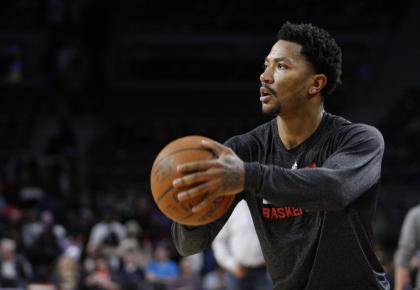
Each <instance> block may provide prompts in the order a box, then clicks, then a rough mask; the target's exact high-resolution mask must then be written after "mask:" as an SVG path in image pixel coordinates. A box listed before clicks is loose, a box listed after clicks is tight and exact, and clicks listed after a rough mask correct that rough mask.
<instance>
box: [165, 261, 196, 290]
mask: <svg viewBox="0 0 420 290" xmlns="http://www.w3.org/2000/svg"><path fill="white" fill-rule="evenodd" d="M191 257H192V256H188V257H183V258H182V259H181V261H180V262H179V268H180V273H179V274H178V276H177V277H176V278H175V280H174V281H173V282H172V283H171V284H170V287H169V289H170V290H201V289H203V288H202V284H201V277H200V275H199V274H197V273H194V272H193V268H192V259H191Z"/></svg>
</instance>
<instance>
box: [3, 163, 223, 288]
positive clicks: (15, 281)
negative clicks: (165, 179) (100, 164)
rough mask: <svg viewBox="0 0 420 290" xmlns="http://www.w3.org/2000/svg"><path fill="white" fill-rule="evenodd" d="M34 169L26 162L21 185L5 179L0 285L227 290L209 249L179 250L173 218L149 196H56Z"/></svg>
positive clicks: (133, 192) (119, 192) (122, 192)
mask: <svg viewBox="0 0 420 290" xmlns="http://www.w3.org/2000/svg"><path fill="white" fill-rule="evenodd" d="M15 169H17V168H15ZM35 171H36V170H35V169H34V167H32V168H25V167H24V166H23V167H21V168H20V169H18V170H16V173H18V176H16V181H17V182H16V183H12V182H11V180H9V179H7V180H5V179H3V182H2V183H1V187H0V189H1V191H0V237H1V240H0V287H4V288H7V287H8V288H19V289H26V288H25V287H26V286H27V285H28V283H29V284H30V283H50V284H52V285H55V286H56V288H55V289H63V290H64V289H65V290H70V289H109V290H112V289H223V288H222V285H223V283H224V282H223V273H222V272H221V271H219V270H218V269H217V265H216V264H215V262H214V259H212V253H211V252H210V251H209V252H208V253H200V254H198V255H196V256H191V257H188V258H181V257H179V256H178V255H177V254H176V253H175V251H174V249H173V248H172V246H171V244H170V243H169V241H168V230H169V226H170V221H169V220H168V219H167V218H166V217H165V216H163V215H162V214H161V213H160V211H159V210H157V208H156V206H154V203H153V202H152V201H151V199H150V195H146V194H144V193H142V192H138V191H137V190H136V189H133V188H129V189H126V190H116V189H114V190H110V191H106V192H97V193H95V194H89V193H84V194H82V195H78V194H74V193H72V194H70V195H68V196H63V195H62V196H60V198H57V197H55V196H53V195H50V194H47V193H46V191H44V189H43V188H42V187H41V186H39V185H37V184H36V182H34V176H33V175H34V174H35V173H34V172H35ZM11 194H13V195H14V198H13V199H12V200H8V199H7V197H8V196H10V195H11ZM218 283H219V284H218Z"/></svg>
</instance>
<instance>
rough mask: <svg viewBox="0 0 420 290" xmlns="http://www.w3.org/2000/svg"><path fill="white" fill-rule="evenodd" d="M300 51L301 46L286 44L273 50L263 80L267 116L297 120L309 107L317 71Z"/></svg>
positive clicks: (278, 43)
mask: <svg viewBox="0 0 420 290" xmlns="http://www.w3.org/2000/svg"><path fill="white" fill-rule="evenodd" d="M300 50H301V45H300V44H297V43H295V42H290V41H285V40H279V41H277V42H276V43H275V44H274V46H273V47H272V48H271V51H270V53H269V55H268V56H267V57H266V59H265V62H264V67H265V69H264V72H263V73H262V74H261V76H260V80H261V89H260V94H261V95H260V101H261V103H262V111H263V113H265V114H268V115H272V116H277V115H280V116H293V115H294V114H296V113H297V112H298V111H299V110H300V109H302V108H303V106H305V105H306V102H307V100H308V98H309V95H308V92H309V87H310V86H311V84H312V80H313V78H312V76H314V74H315V71H314V69H313V67H312V66H311V64H310V63H309V62H307V61H306V60H305V57H304V56H303V55H302V54H301V53H300Z"/></svg>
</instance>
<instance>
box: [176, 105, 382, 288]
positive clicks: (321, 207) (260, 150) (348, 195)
mask: <svg viewBox="0 0 420 290" xmlns="http://www.w3.org/2000/svg"><path fill="white" fill-rule="evenodd" d="M226 145H227V146H229V147H231V148H232V149H233V150H234V151H235V152H236V154H237V155H238V156H239V157H240V158H241V159H242V160H243V161H244V166H245V189H244V191H243V192H242V193H240V194H238V195H237V196H236V198H235V201H234V204H233V206H232V208H233V207H234V206H235V204H236V203H237V202H239V200H241V199H245V200H246V202H247V204H248V206H249V209H250V212H251V215H252V218H253V221H254V225H255V228H256V231H257V234H258V237H259V240H260V243H261V247H262V250H263V254H264V257H265V261H266V263H267V269H268V272H269V273H270V276H271V278H272V279H273V281H274V289H281V290H285V289H311V290H312V289H327V290H328V289H389V287H390V286H389V283H388V282H387V280H386V278H385V273H384V271H383V269H382V267H381V265H380V263H379V262H378V260H377V258H376V256H375V254H374V252H373V249H372V228H371V221H372V218H373V215H374V211H375V208H376V202H377V195H378V193H379V187H378V185H379V181H380V172H381V163H382V156H383V151H384V141H383V138H382V135H381V134H380V132H379V131H378V130H377V129H375V128H374V127H371V126H368V125H364V124H354V123H351V122H350V121H348V120H345V119H344V118H341V117H338V116H334V115H331V114H329V113H324V116H323V119H322V121H321V123H320V125H319V126H318V128H317V129H316V131H315V132H314V133H313V134H312V135H311V136H310V137H309V138H308V139H306V140H305V141H304V142H303V143H301V144H300V145H298V146H296V147H294V148H292V149H290V150H287V149H286V148H285V147H284V145H283V143H282V142H281V139H280V136H279V134H278V128H277V122H276V119H273V120H272V121H270V122H267V123H265V124H263V125H261V126H259V127H257V128H255V129H254V130H252V131H250V132H248V133H246V134H243V135H240V136H235V137H233V138H231V139H229V140H228V141H227V142H226ZM232 208H231V209H230V210H229V211H228V212H227V213H226V214H225V215H224V216H223V217H222V218H221V219H219V220H217V221H215V222H213V223H211V224H208V225H205V226H200V227H187V226H183V225H180V224H176V223H174V224H173V226H172V231H171V234H172V239H173V241H174V244H175V246H176V248H177V250H178V251H179V252H180V253H181V254H183V255H189V254H192V253H195V252H198V251H201V250H203V249H205V248H207V247H208V246H209V245H210V243H211V241H212V240H213V239H214V237H215V236H216V235H217V233H218V231H219V230H220V229H221V227H222V226H223V224H224V223H225V222H226V220H227V219H228V217H229V215H230V214H231V212H232ZM204 214H205V213H204Z"/></svg>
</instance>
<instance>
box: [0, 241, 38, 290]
mask: <svg viewBox="0 0 420 290" xmlns="http://www.w3.org/2000/svg"><path fill="white" fill-rule="evenodd" d="M31 279H32V266H31V264H30V263H29V261H28V260H27V259H26V258H25V257H24V256H23V255H21V254H17V253H16V243H15V241H13V240H11V239H7V238H4V239H2V240H1V241H0V287H2V288H3V287H5V288H6V287H10V288H13V287H25V285H26V283H27V282H29V281H30V280H31Z"/></svg>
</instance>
